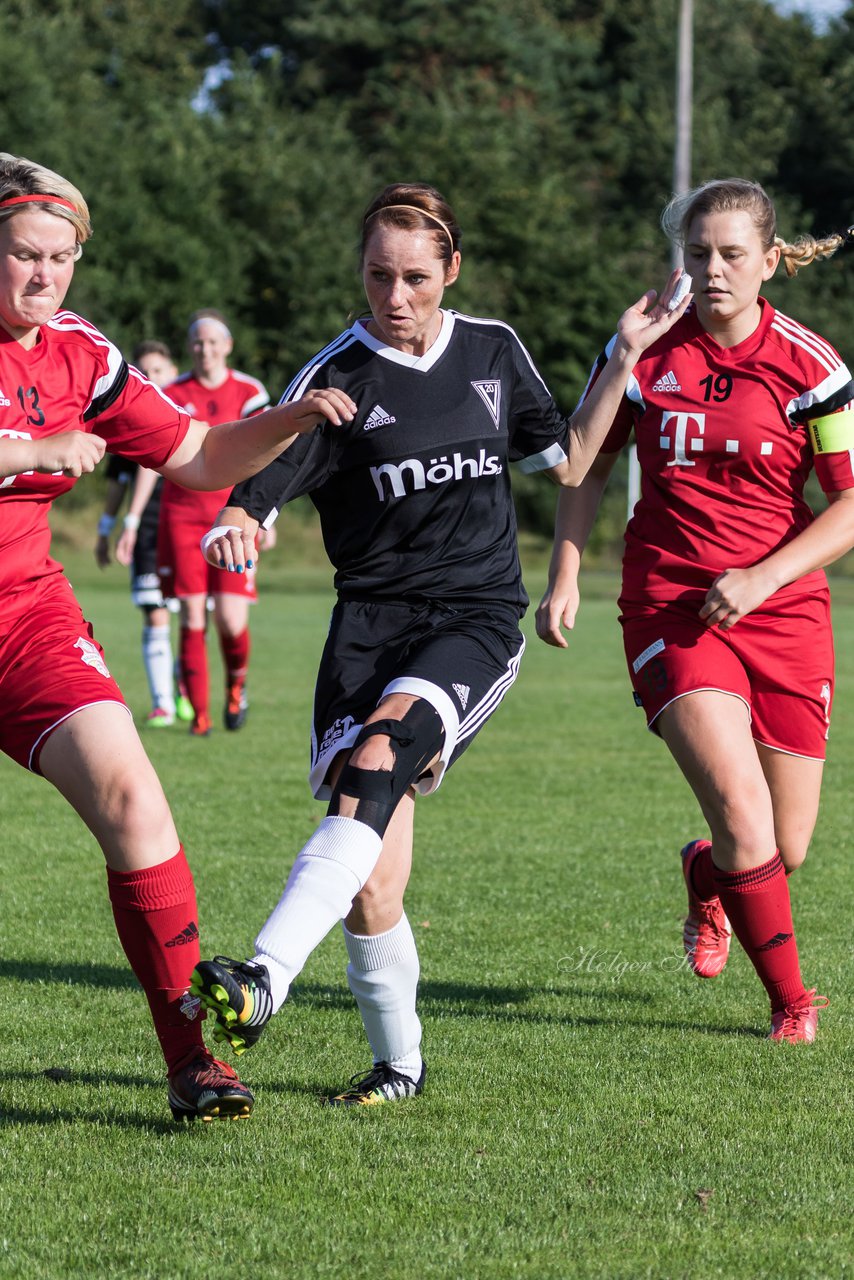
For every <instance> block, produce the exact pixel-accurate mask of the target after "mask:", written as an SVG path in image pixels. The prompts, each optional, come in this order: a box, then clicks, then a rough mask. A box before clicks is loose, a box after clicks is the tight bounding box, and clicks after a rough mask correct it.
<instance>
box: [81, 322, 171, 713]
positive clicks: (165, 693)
mask: <svg viewBox="0 0 854 1280" xmlns="http://www.w3.org/2000/svg"><path fill="white" fill-rule="evenodd" d="M131 362H132V364H134V365H135V366H136V368H137V369H139V370H140V371H141V372H142V373H144V374H145V376H146V378H148V379H149V381H150V382H153V383H154V384H155V386H157V387H165V386H167V385H168V384H169V383H170V382H174V381H175V379H176V378H177V376H178V369H177V367H176V365H175V362H174V360H173V359H172V355H171V353H170V351H169V348H168V347H167V346H166V344H165V343H164V342H159V341H157V340H156V339H147V340H146V341H144V342H140V343H138V344H137V346H136V347H134V350H133V353H132V355H131ZM137 470H138V468H137V467H136V466H134V465H133V464H132V463H129V462H126V461H125V460H124V459H123V458H120V457H118V456H116V455H113V456H112V457H111V458H110V460H109V462H108V464H107V492H106V495H105V498H104V510H103V513H102V515H101V517H100V519H99V521H98V536H97V539H96V542H95V559H96V561H97V563H98V564H99V565H100V566H101V568H102V569H103V568H106V566H107V565H108V564H109V563H110V534H111V532H112V530H113V528H114V526H115V523H116V519H117V516H118V512H119V509H120V508H121V505H122V502H123V501H124V499H125V495H126V494H127V492H128V490H129V489H130V490H131V494H132V498H131V506H130V508H129V510H128V512H127V514H126V516H125V518H124V522H123V527H122V531H121V534H120V535H119V538H118V539H117V541H116V559H117V560H118V562H119V564H123V565H128V566H130V567H131V600H132V602H133V604H135V605H136V606H137V608H139V609H141V610H142V615H143V624H142V662H143V666H144V667H145V675H146V679H147V681H148V689H149V693H150V695H151V710H150V711H149V713H148V715H147V716H146V719H145V724H146V727H147V728H152V729H164V728H168V727H169V726H170V725H172V724H174V722H175V716H176V714H180V718H181V719H185V718H189V719H192V710H191V711H190V714H189V717H187V716H186V715H185V714H182V713H181V712H182V710H183V709H182V708H181V704H182V703H183V704H185V705H186V706H189V704H188V703H187V699H186V697H183V696H182V694H181V692H180V689H179V690H178V691H177V698H176V690H175V667H174V662H173V658H172V638H171V634H170V625H169V621H170V620H169V609H168V606H167V604H166V602H165V601H164V599H163V592H162V591H161V587H160V575H159V574H158V572H157V526H158V521H159V516H160V494H161V491H162V487H163V481H162V480H161V478H160V476H158V475H156V473H154V475H155V484H154V489H153V492H152V494H151V497H150V498H148V499H147V500H146V501H144V502H142V503H134V501H133V493H134V483H133V482H134V478H135V475H136V472H137ZM137 507H138V508H139V510H137Z"/></svg>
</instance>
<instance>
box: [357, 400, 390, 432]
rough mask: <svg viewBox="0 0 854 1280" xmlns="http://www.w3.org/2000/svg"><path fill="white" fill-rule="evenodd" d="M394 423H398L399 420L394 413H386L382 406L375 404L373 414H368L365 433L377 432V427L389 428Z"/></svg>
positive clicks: (364, 427)
mask: <svg viewBox="0 0 854 1280" xmlns="http://www.w3.org/2000/svg"><path fill="white" fill-rule="evenodd" d="M392 422H397V418H396V417H395V416H394V414H393V413H386V411H385V409H384V408H383V407H382V405H381V404H375V405H374V407H373V409H372V410H371V412H370V413H369V414H368V416H367V418H366V420H365V424H364V426H363V427H362V430H363V431H376V429H377V427H387V426H389V425H390V424H391V423H392Z"/></svg>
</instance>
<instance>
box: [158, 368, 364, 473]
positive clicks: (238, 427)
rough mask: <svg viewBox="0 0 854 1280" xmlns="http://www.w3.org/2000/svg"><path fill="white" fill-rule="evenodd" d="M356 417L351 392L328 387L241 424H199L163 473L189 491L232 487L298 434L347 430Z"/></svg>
mask: <svg viewBox="0 0 854 1280" xmlns="http://www.w3.org/2000/svg"><path fill="white" fill-rule="evenodd" d="M355 416H356V405H355V404H354V402H353V401H352V400H351V399H350V397H349V396H348V395H347V394H346V392H344V391H339V390H338V388H337V387H324V388H320V389H318V390H314V391H308V392H306V394H305V395H304V396H302V397H301V398H300V399H299V400H291V401H290V402H289V403H288V404H280V405H276V407H275V408H273V409H265V410H264V412H263V413H258V414H256V415H255V416H254V417H251V418H244V419H243V420H242V421H240V422H226V423H223V424H222V425H221V426H216V427H208V426H207V425H206V424H204V423H202V422H195V421H194V422H192V423H191V424H190V430H189V431H188V432H187V434H186V436H185V437H184V439H183V440H182V442H181V444H180V445H179V446H178V448H177V449H176V450H175V452H174V453H173V454H172V456H171V458H169V459H168V461H167V462H166V463H165V464H164V465H163V466H162V467H160V473H161V475H164V476H165V477H166V478H167V479H168V480H174V481H175V483H176V484H182V485H184V487H185V488H187V489H226V488H230V487H232V486H233V485H235V484H237V483H238V482H239V481H241V480H245V479H247V478H248V477H249V476H254V475H255V474H256V473H257V472H258V471H262V470H263V469H264V467H266V466H267V465H268V463H270V462H272V461H273V460H274V459H275V458H277V457H278V456H279V454H280V453H282V452H283V450H285V449H287V448H288V447H289V446H290V445H291V444H293V442H294V440H296V438H297V436H299V435H306V434H308V433H309V432H311V431H313V430H314V428H315V427H316V426H318V425H319V424H320V423H322V422H330V423H332V425H333V426H336V427H340V426H343V425H344V424H345V423H348V422H352V420H353V418H354V417H355Z"/></svg>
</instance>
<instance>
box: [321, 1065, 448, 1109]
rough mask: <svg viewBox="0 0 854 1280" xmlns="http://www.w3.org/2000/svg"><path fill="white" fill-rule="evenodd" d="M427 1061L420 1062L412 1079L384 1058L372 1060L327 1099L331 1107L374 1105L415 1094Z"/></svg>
mask: <svg viewBox="0 0 854 1280" xmlns="http://www.w3.org/2000/svg"><path fill="white" fill-rule="evenodd" d="M426 1075H427V1064H426V1063H422V1064H421V1075H420V1076H419V1077H418V1079H417V1080H412V1079H411V1078H410V1077H409V1076H405V1075H403V1074H402V1072H400V1071H395V1069H394V1067H392V1066H391V1065H390V1064H389V1063H388V1062H375V1063H374V1065H373V1066H372V1067H371V1069H370V1071H368V1072H366V1073H365V1074H363V1075H361V1076H359V1075H355V1076H353V1078H352V1079H351V1081H350V1084H349V1087H348V1088H347V1089H345V1090H344V1092H343V1093H338V1094H336V1095H335V1097H333V1098H329V1099H327V1101H328V1102H329V1105H330V1106H331V1107H378V1106H380V1104H381V1103H383V1102H398V1101H399V1100H400V1099H401V1098H417V1097H418V1095H419V1093H422V1092H423V1089H424V1078H425V1076H426Z"/></svg>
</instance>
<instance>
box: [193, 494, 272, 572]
mask: <svg viewBox="0 0 854 1280" xmlns="http://www.w3.org/2000/svg"><path fill="white" fill-rule="evenodd" d="M259 528H260V525H259V523H258V521H257V520H256V519H255V517H254V516H250V515H249V513H248V511H244V510H243V508H242V507H223V509H222V511H220V513H219V515H218V516H217V518H216V524H215V525H214V527H213V528H212V529H209V530H208V532H207V533H206V534H205V536H204V537H203V538H202V544H201V545H202V554H203V555H204V557H205V559H206V560H207V562H208V564H212V565H213V566H214V568H215V569H227V570H228V571H229V573H243V571H244V569H246V568H249V569H251V568H252V567H253V565H254V564H256V563H257V560H258V553H257V551H256V543H255V539H256V535H257V533H258V529H259Z"/></svg>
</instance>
